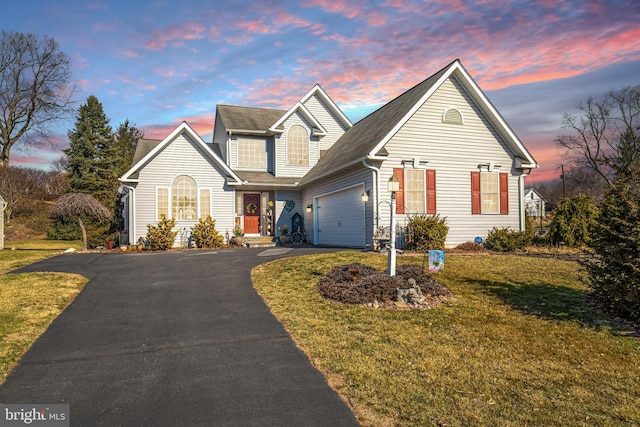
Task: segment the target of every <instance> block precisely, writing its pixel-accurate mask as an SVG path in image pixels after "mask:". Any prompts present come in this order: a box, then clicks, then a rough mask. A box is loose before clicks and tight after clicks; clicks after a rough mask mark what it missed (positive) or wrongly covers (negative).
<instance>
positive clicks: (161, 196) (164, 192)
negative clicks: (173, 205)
mask: <svg viewBox="0 0 640 427" xmlns="http://www.w3.org/2000/svg"><path fill="white" fill-rule="evenodd" d="M162 217H165V218H169V189H168V188H156V219H157V220H158V221H160V220H161V219H162Z"/></svg>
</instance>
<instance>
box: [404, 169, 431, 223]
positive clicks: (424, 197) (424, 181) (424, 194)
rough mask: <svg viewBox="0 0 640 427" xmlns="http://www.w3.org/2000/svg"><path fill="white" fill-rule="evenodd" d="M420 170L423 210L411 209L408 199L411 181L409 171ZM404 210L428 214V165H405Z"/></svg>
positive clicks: (408, 212)
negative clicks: (408, 188)
mask: <svg viewBox="0 0 640 427" xmlns="http://www.w3.org/2000/svg"><path fill="white" fill-rule="evenodd" d="M410 170H412V171H419V172H420V173H421V177H422V204H423V206H422V210H420V211H415V212H414V211H410V210H409V206H408V205H409V203H408V200H407V194H408V191H407V187H408V183H409V177H408V171H410ZM403 191H404V210H405V214H426V213H427V177H426V167H412V168H410V167H405V168H404V189H403Z"/></svg>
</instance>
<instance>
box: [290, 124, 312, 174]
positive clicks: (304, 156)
mask: <svg viewBox="0 0 640 427" xmlns="http://www.w3.org/2000/svg"><path fill="white" fill-rule="evenodd" d="M287 164H288V165H294V166H308V165H309V133H308V132H307V130H306V129H305V128H304V127H302V126H300V125H293V126H291V127H290V128H289V131H288V132H287Z"/></svg>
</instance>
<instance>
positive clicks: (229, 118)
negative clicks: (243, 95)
mask: <svg viewBox="0 0 640 427" xmlns="http://www.w3.org/2000/svg"><path fill="white" fill-rule="evenodd" d="M216 110H217V114H218V116H219V117H220V118H221V119H222V122H223V123H224V125H225V127H226V128H227V130H244V131H254V132H267V131H268V130H269V128H270V127H271V126H272V125H273V124H274V123H276V122H277V121H278V120H279V119H280V118H281V117H282V116H284V115H285V114H286V113H287V110H273V109H268V108H253V107H239V106H235V105H218V106H217V108H216Z"/></svg>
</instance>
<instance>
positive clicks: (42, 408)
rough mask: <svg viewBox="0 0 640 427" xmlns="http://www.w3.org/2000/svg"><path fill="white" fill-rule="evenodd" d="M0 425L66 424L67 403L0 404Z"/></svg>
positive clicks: (67, 415)
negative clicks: (0, 408) (0, 410)
mask: <svg viewBox="0 0 640 427" xmlns="http://www.w3.org/2000/svg"><path fill="white" fill-rule="evenodd" d="M0 407H2V412H0V414H2V416H0V427H4V426H16V425H30V424H33V425H37V426H68V425H69V405H29V406H27V405H20V404H12V405H0Z"/></svg>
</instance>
